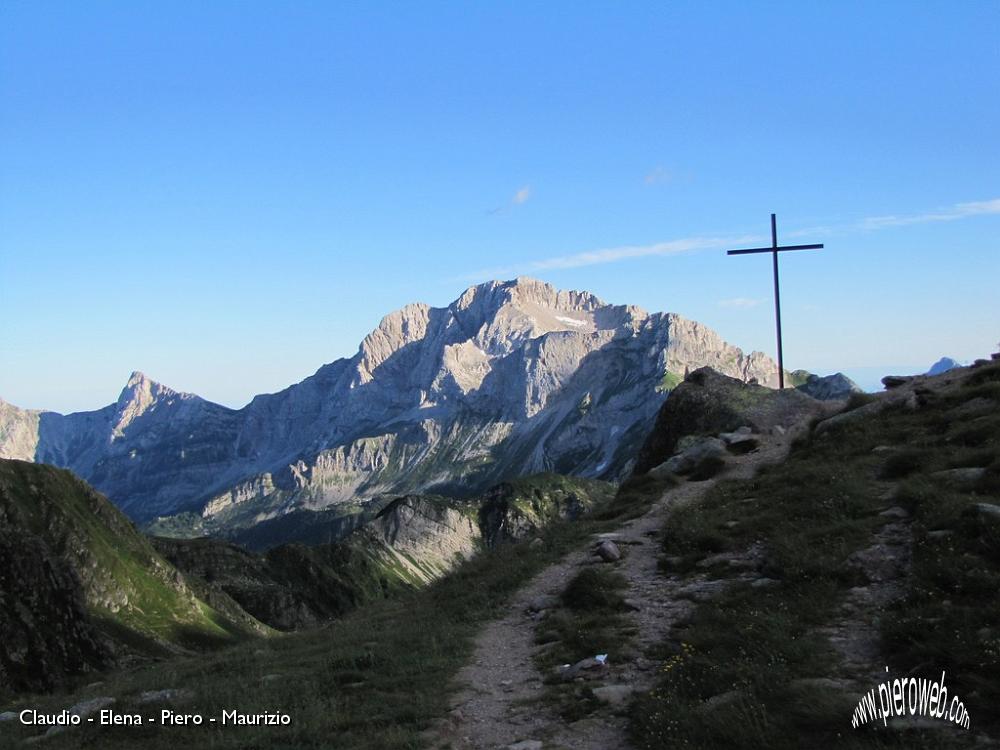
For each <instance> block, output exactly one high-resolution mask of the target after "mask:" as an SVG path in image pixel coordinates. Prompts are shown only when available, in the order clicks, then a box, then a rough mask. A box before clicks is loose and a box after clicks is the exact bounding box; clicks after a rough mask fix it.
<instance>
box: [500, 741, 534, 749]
mask: <svg viewBox="0 0 1000 750" xmlns="http://www.w3.org/2000/svg"><path fill="white" fill-rule="evenodd" d="M542 747H543V744H542V743H541V741H539V740H521V741H520V742H515V743H514V744H512V745H507V750H542Z"/></svg>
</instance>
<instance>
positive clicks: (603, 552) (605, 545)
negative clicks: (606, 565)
mask: <svg viewBox="0 0 1000 750" xmlns="http://www.w3.org/2000/svg"><path fill="white" fill-rule="evenodd" d="M596 552H597V555H598V557H600V558H601V559H602V560H604V562H618V561H619V560H621V558H622V553H621V550H620V549H618V545H617V544H615V543H614V542H612V541H611V540H610V539H605V540H604V541H603V542H601V543H600V544H598V545H597V549H596Z"/></svg>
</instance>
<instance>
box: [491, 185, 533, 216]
mask: <svg viewBox="0 0 1000 750" xmlns="http://www.w3.org/2000/svg"><path fill="white" fill-rule="evenodd" d="M529 198H531V185H525V186H524V187H522V188H520V189H518V191H517V192H516V193H514V196H513V197H512V198H511V199H510V200H509V201H508V202H507V203H506V204H504V205H502V206H497V207H496V208H491V209H490V210H489V211H487V212H486V213H488V214H489V215H490V216H496V215H497V214H502V213H504V212H505V211H509V210H510V209H512V208H514V206H521V205H523V204H525V203H527V202H528V199H529Z"/></svg>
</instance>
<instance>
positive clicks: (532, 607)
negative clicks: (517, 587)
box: [527, 594, 559, 612]
mask: <svg viewBox="0 0 1000 750" xmlns="http://www.w3.org/2000/svg"><path fill="white" fill-rule="evenodd" d="M557 604H559V599H557V598H556V597H554V596H548V595H546V594H543V595H542V596H536V597H535V598H534V599H532V600H531V601H530V602H528V606H527V610H528V611H529V612H543V611H544V610H546V609H552V607H555V606H556V605H557Z"/></svg>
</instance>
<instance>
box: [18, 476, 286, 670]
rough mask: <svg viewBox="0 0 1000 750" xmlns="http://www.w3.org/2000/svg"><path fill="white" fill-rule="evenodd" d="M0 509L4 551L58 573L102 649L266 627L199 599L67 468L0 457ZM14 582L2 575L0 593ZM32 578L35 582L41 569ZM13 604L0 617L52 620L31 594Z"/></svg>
mask: <svg viewBox="0 0 1000 750" xmlns="http://www.w3.org/2000/svg"><path fill="white" fill-rule="evenodd" d="M0 515H2V518H3V529H4V531H5V532H6V538H5V542H6V544H5V546H6V548H7V552H8V553H10V554H11V555H13V556H19V557H28V558H31V559H35V560H37V561H38V565H39V566H40V567H41V568H45V569H51V570H55V571H58V574H59V575H60V576H63V577H64V578H66V580H67V581H69V582H70V584H71V587H72V588H73V589H75V590H76V591H77V592H78V594H79V598H80V601H81V603H82V605H83V607H82V608H83V610H84V611H83V612H82V613H81V615H80V617H82V618H85V619H88V620H89V622H90V623H91V624H92V625H94V626H96V628H97V629H98V630H99V631H101V632H102V633H103V634H104V638H102V639H101V640H103V641H105V642H106V643H107V645H108V646H109V647H110V650H111V651H114V652H118V653H121V652H122V651H123V650H128V648H131V649H138V650H140V651H144V652H152V653H165V652H169V651H170V650H176V649H177V648H188V647H202V646H210V645H219V644H224V643H227V642H231V641H233V640H237V639H240V638H243V637H246V636H248V635H250V634H251V633H258V634H259V633H264V632H266V631H267V629H266V628H264V627H263V626H262V625H261V624H260V623H258V622H256V621H255V620H253V619H252V618H249V617H247V616H246V615H245V613H242V612H241V611H239V610H238V608H235V607H233V608H228V609H227V608H223V611H219V610H218V609H216V608H213V607H211V606H209V605H207V604H206V603H205V602H204V601H202V600H201V599H199V598H198V597H197V596H196V595H195V593H194V591H192V589H191V588H190V587H189V586H188V585H187V583H186V582H185V580H184V578H183V576H182V575H180V574H179V573H178V571H177V570H176V569H174V568H173V567H172V566H171V565H170V564H169V563H167V562H166V561H165V560H164V559H163V558H162V557H161V556H160V555H158V554H157V553H156V552H155V551H154V550H153V548H152V547H151V546H150V544H149V542H148V541H147V540H146V539H145V537H143V536H142V535H141V534H140V533H139V532H138V531H137V530H136V529H135V527H134V526H133V525H132V523H131V522H130V521H129V520H128V519H127V518H126V517H125V516H124V515H123V514H122V513H121V512H120V511H119V510H117V509H116V508H115V507H114V506H113V505H112V504H111V503H110V502H108V501H107V500H106V499H105V498H104V497H103V496H101V495H100V494H98V493H97V492H95V491H94V490H93V489H92V488H90V487H89V486H88V485H87V484H86V483H84V482H83V481H81V480H79V479H77V478H76V477H75V476H73V475H72V474H71V473H70V472H68V471H65V470H62V469H56V468H54V467H50V466H45V465H40V464H32V463H26V462H22V461H6V460H4V461H0ZM14 583H15V582H14V581H11V580H9V579H8V580H5V581H4V586H3V588H4V592H5V593H6V594H8V595H10V594H11V593H12V591H13V586H14ZM32 584H33V585H34V586H36V587H38V588H39V589H44V587H45V586H46V585H47V584H46V578H45V577H44V576H41V577H40V578H39V580H37V581H32ZM7 604H8V607H9V609H8V611H9V612H10V611H13V607H14V604H13V603H12V602H8V603H7ZM18 604H19V608H18V609H17V612H20V613H21V616H20V617H19V618H18V621H17V622H11V623H9V624H8V625H9V627H11V628H14V627H17V628H18V629H24V628H33V629H41V630H45V629H46V628H48V627H50V626H54V625H56V624H57V623H55V622H53V621H51V619H50V617H49V615H50V614H51V613H50V612H49V611H48V610H47V609H46V606H45V604H44V602H42V601H41V600H40V599H37V598H32V597H30V596H21V597H20V599H19V602H18ZM41 641H42V642H43V643H45V644H47V646H46V647H47V649H48V650H49V651H52V650H58V648H61V647H67V648H72V645H73V644H71V643H70V644H66V643H61V642H60V638H59V636H58V633H55V632H53V633H52V637H51V638H42V639H41ZM116 644H117V645H116ZM122 646H125V647H128V648H126V649H122V648H121V647H122Z"/></svg>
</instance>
